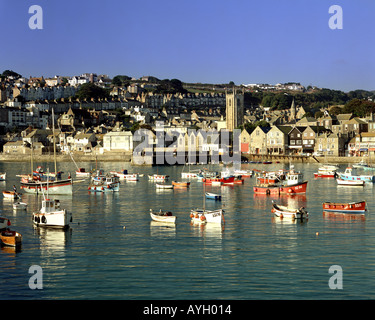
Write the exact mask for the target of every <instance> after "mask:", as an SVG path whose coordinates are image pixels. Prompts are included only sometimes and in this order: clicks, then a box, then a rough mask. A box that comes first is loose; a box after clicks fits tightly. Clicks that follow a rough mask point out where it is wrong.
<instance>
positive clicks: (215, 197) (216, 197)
mask: <svg viewBox="0 0 375 320" xmlns="http://www.w3.org/2000/svg"><path fill="white" fill-rule="evenodd" d="M205 194H206V198H207V199H213V200H221V195H220V194H217V193H211V192H206V193H205Z"/></svg>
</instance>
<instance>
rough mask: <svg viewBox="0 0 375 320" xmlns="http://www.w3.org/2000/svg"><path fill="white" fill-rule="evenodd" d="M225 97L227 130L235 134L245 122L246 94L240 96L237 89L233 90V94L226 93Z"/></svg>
mask: <svg viewBox="0 0 375 320" xmlns="http://www.w3.org/2000/svg"><path fill="white" fill-rule="evenodd" d="M225 95H226V125H227V130H229V131H231V132H233V130H234V129H236V128H237V127H238V126H240V125H241V124H243V121H244V120H243V117H244V93H243V92H242V93H241V94H238V93H237V92H236V89H233V92H232V93H228V92H226V93H225Z"/></svg>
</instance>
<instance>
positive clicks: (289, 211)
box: [271, 201, 309, 220]
mask: <svg viewBox="0 0 375 320" xmlns="http://www.w3.org/2000/svg"><path fill="white" fill-rule="evenodd" d="M271 212H273V213H274V214H275V216H277V217H280V218H290V219H301V220H302V219H304V218H308V216H309V214H308V212H307V211H306V210H305V208H304V207H301V208H299V209H294V208H289V207H286V206H281V205H278V204H276V203H275V202H274V201H272V210H271Z"/></svg>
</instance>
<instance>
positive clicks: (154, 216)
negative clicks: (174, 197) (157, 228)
mask: <svg viewBox="0 0 375 320" xmlns="http://www.w3.org/2000/svg"><path fill="white" fill-rule="evenodd" d="M150 216H151V219H152V220H154V221H157V222H168V223H176V219H177V217H176V216H165V215H158V214H153V213H152V212H150Z"/></svg>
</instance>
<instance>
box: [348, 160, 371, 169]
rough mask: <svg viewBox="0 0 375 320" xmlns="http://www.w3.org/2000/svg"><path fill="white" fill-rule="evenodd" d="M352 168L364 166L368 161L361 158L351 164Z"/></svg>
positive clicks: (366, 165)
mask: <svg viewBox="0 0 375 320" xmlns="http://www.w3.org/2000/svg"><path fill="white" fill-rule="evenodd" d="M352 167H353V168H364V167H368V163H367V162H366V161H365V160H364V159H362V160H361V161H359V162H357V163H354V164H353V165H352Z"/></svg>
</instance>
